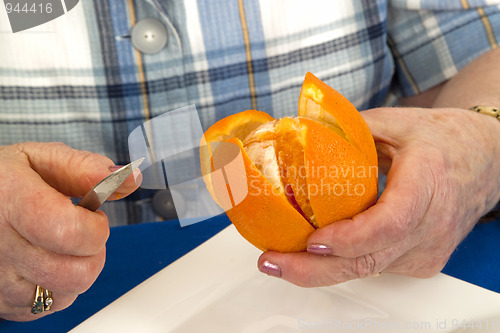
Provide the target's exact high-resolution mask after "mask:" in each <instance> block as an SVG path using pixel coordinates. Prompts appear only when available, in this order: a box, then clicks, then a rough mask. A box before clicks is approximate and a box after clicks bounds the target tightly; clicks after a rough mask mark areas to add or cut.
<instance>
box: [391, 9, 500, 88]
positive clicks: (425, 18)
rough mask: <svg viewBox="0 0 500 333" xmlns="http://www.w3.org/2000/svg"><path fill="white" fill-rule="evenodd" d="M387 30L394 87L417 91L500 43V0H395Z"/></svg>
mask: <svg viewBox="0 0 500 333" xmlns="http://www.w3.org/2000/svg"><path fill="white" fill-rule="evenodd" d="M387 30H388V36H387V39H388V41H387V42H388V44H389V46H390V48H391V51H392V53H393V57H394V62H395V71H396V72H395V80H396V82H395V83H396V91H395V92H396V93H397V94H398V95H400V96H411V95H415V94H418V93H420V92H423V91H425V90H427V89H429V88H432V87H433V86H435V85H437V84H439V83H442V82H443V81H446V80H448V79H449V78H451V77H453V76H454V75H455V74H456V73H457V72H458V71H460V69H462V68H463V67H465V66H466V65H467V64H468V63H469V62H471V61H472V60H474V59H475V58H477V57H479V56H480V55H481V54H483V53H485V52H487V51H489V50H491V49H493V48H496V47H497V46H498V44H499V42H500V0H460V1H458V0H457V1H435V0H392V1H389V8H388V18H387Z"/></svg>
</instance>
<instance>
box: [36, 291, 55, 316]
mask: <svg viewBox="0 0 500 333" xmlns="http://www.w3.org/2000/svg"><path fill="white" fill-rule="evenodd" d="M53 303H54V300H53V299H52V292H51V291H49V290H46V289H43V288H42V287H40V286H39V285H36V289H35V299H34V300H33V304H32V305H31V313H32V314H39V313H42V312H44V311H49V310H50V307H51V306H52V304H53Z"/></svg>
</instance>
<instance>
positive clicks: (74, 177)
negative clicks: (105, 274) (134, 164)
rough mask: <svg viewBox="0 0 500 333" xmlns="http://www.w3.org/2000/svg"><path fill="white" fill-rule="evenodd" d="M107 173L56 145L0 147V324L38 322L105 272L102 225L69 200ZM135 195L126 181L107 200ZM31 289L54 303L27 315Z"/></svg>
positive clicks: (97, 161)
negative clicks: (38, 288) (48, 294)
mask: <svg viewBox="0 0 500 333" xmlns="http://www.w3.org/2000/svg"><path fill="white" fill-rule="evenodd" d="M113 166H114V163H113V162H112V161H111V160H110V159H108V158H106V157H104V156H102V155H98V154H94V153H89V152H83V151H78V150H74V149H72V148H70V147H68V146H66V145H64V144H60V143H33V142H32V143H22V144H17V145H12V146H3V147H0V170H2V173H3V174H2V181H1V182H0V318H4V319H8V320H15V321H28V320H35V319H38V318H41V317H42V316H45V315H47V314H50V313H53V312H54V311H59V310H62V309H64V308H66V307H68V306H69V305H71V304H72V303H73V302H74V300H75V299H76V297H77V296H78V295H79V294H81V293H83V292H84V291H86V290H87V289H88V288H89V287H90V286H91V285H92V284H93V283H94V281H95V279H96V278H97V276H98V275H99V273H100V272H101V270H102V268H103V266H104V261H105V253H106V250H105V243H106V241H107V239H108V236H109V225H108V219H107V217H106V215H105V214H104V213H103V212H102V211H97V212H92V211H90V210H87V209H85V208H82V207H77V206H75V205H74V204H73V203H72V202H71V200H70V197H81V196H83V195H84V194H85V193H86V192H87V191H89V190H90V189H91V188H92V187H93V186H94V185H96V184H97V183H98V182H99V181H100V180H102V179H103V178H104V177H106V176H107V175H109V174H110V173H111V171H110V167H113ZM136 188H137V185H136V183H135V181H134V177H132V176H131V177H129V179H128V180H127V181H126V182H125V183H124V185H122V186H121V187H120V189H118V190H117V192H115V195H112V196H111V198H110V199H115V198H117V197H124V196H126V195H128V194H130V193H131V192H133V191H134V190H135V189H136ZM118 194H119V195H118ZM36 285H40V286H41V287H42V288H45V289H47V290H50V291H51V292H52V298H53V300H54V304H53V306H52V308H51V310H50V311H45V312H43V313H41V314H37V315H33V314H32V313H31V306H32V302H33V299H34V296H35V288H36Z"/></svg>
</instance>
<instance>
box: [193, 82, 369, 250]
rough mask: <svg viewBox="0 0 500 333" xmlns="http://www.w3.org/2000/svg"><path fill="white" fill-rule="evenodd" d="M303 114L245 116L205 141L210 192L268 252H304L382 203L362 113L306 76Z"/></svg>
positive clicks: (219, 126)
mask: <svg viewBox="0 0 500 333" xmlns="http://www.w3.org/2000/svg"><path fill="white" fill-rule="evenodd" d="M298 115H299V116H298V117H295V118H289V117H285V118H282V119H277V120H276V119H273V118H272V117H271V116H269V115H268V114H266V113H264V112H261V111H254V110H248V111H244V112H240V113H237V114H234V115H231V116H229V117H226V118H224V119H222V120H220V121H218V122H217V123H215V124H214V125H212V126H211V127H210V128H209V129H208V130H207V131H206V132H205V135H204V137H203V138H202V140H201V143H202V145H201V150H200V158H201V168H202V173H203V175H204V180H205V184H206V185H207V188H208V190H209V191H210V193H211V195H212V197H213V198H214V200H215V201H216V202H217V203H218V204H219V205H220V206H221V207H222V208H223V209H224V210H225V211H226V213H227V215H228V217H229V219H230V220H231V221H232V223H233V224H234V226H235V227H236V229H237V230H238V231H239V233H240V234H241V235H242V236H243V237H244V238H246V239H247V240H248V241H249V242H250V243H252V244H253V245H255V246H256V247H257V248H259V249H261V250H263V251H266V250H273V251H279V252H298V251H303V250H305V249H306V245H307V238H308V237H309V236H310V234H311V233H312V232H313V231H314V230H315V229H316V228H321V227H323V226H325V225H328V224H330V223H333V222H335V221H338V220H341V219H346V218H351V217H353V216H354V215H355V214H357V213H359V212H361V211H363V210H365V209H367V208H368V207H370V206H371V205H372V204H374V203H375V200H376V197H377V177H378V171H377V153H376V150H375V144H374V140H373V137H372V135H371V133H370V130H369V128H368V126H367V124H366V123H365V121H364V120H363V118H362V117H361V115H360V114H359V112H358V111H357V110H356V108H355V107H354V106H353V105H352V104H351V103H350V102H349V101H348V100H347V99H346V98H345V97H343V96H342V95H341V94H340V93H338V92H337V91H335V90H334V89H333V88H331V87H329V86H328V85H326V84H325V83H323V82H322V81H320V80H319V79H318V78H316V77H315V76H314V75H313V74H311V73H307V74H306V77H305V80H304V83H303V85H302V90H301V93H300V97H299V112H298Z"/></svg>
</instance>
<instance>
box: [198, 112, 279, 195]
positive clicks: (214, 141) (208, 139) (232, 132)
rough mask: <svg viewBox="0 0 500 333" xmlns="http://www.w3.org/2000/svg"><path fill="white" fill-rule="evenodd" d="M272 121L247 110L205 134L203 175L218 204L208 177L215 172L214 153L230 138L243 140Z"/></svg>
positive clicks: (267, 115) (267, 116) (201, 141)
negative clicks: (221, 143)
mask: <svg viewBox="0 0 500 333" xmlns="http://www.w3.org/2000/svg"><path fill="white" fill-rule="evenodd" d="M271 120H274V118H273V117H271V116H270V115H269V114H267V113H265V112H262V111H255V110H247V111H243V112H239V113H236V114H233V115H230V116H228V117H226V118H223V119H221V120H219V121H218V122H216V123H215V124H213V125H212V126H210V128H209V129H208V130H207V131H206V132H205V133H204V135H203V137H202V138H201V140H200V164H201V165H200V168H201V174H202V175H203V179H204V181H205V184H206V186H207V189H208V191H209V192H210V194H211V195H212V197H213V198H214V200H215V201H216V202H217V203H219V202H218V201H217V199H216V198H215V196H214V193H213V188H212V184H211V177H206V176H207V175H210V173H211V172H212V171H213V170H214V166H213V165H212V162H213V161H212V152H213V151H214V150H215V149H216V148H217V146H218V145H219V143H220V142H223V141H226V140H227V139H230V138H238V139H240V140H243V139H244V138H245V137H246V136H247V135H248V134H249V133H250V132H252V131H253V130H254V129H256V128H257V127H259V126H260V125H262V124H264V123H266V122H268V121H271Z"/></svg>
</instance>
